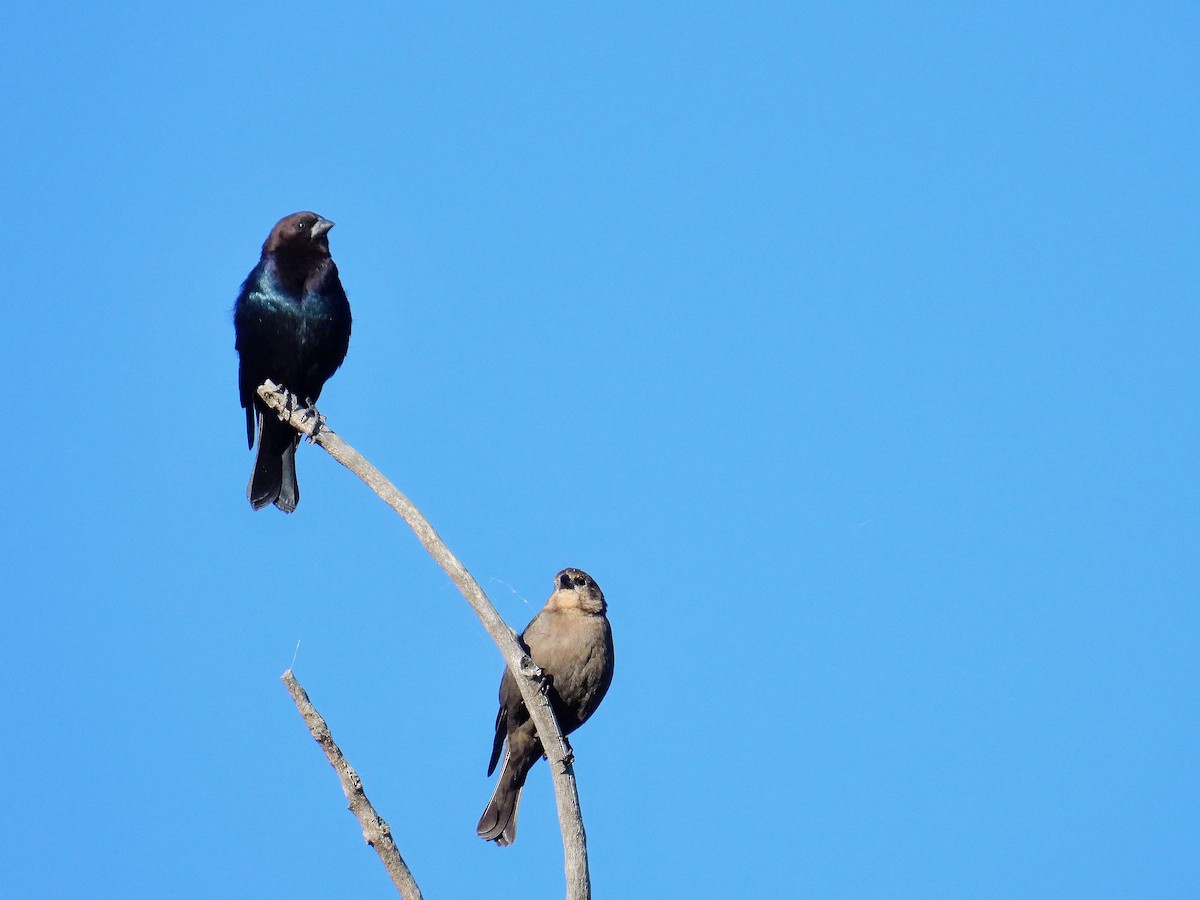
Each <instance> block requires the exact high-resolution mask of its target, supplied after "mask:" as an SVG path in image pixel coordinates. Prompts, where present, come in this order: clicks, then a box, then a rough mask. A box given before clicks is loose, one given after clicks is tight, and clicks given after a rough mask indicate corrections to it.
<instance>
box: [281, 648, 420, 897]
mask: <svg viewBox="0 0 1200 900" xmlns="http://www.w3.org/2000/svg"><path fill="white" fill-rule="evenodd" d="M280 678H281V679H282V680H283V683H284V684H286V685H287V689H288V693H290V694H291V695H292V700H293V701H295V703H296V709H298V710H300V715H302V716H303V717H304V724H306V725H307V726H308V730H309V733H311V734H312V736H313V739H314V740H316V742H317V743H318V744H320V745H321V749H322V750H324V751H325V756H326V757H327V758H328V759H329V764H330V765H331V766H333V769H334V771H335V772H337V775H338V780H339V781H341V783H342V792H343V793H344V794H345V795H346V799H347V800H348V801H350V812H352V813H354V815H355V816H356V817H357V818H358V821H359V823H360V824H361V825H362V830H363V840H365V841H366V842H367V843H368V844H370V845H371V846H372V847H374V848H375V852H376V853H378V854H379V858H380V859H381V860H383V866H384V868H385V869H387V871H388V875H390V876H391V877H392V884H394V885H396V890H398V891H399V892H400V896H401V897H403V898H404V900H422V897H421V889H420V888H419V887H417V882H416V880H415V879H414V878H413V876H412V872H410V871H409V870H408V866H406V865H405V864H404V859H403V858H402V857H401V856H400V851H399V850H397V849H396V842H395V841H394V840H392V829H391V828H390V827H388V823H387V822H385V821H384V820H383V817H382V816H380V815H379V813H377V812H375V807H373V806H372V805H371V801H370V800H368V799H367V795H366V792H365V791H364V790H363V786H362V779H360V778H359V777H358V773H357V772H355V771H354V769H353V767H351V765H350V763H348V762H346V757H345V756H343V755H342V751H341V750H340V749H339V748H338V745H337V744H335V743H334V742H333V735H332V734H330V733H329V726H328V725H326V724H325V720H324V719H322V718H321V714H320V713H318V712H317V711H316V709H315V708H314V707H313V705H312V701H311V700H309V699H308V694H307V693H306V692H305V690H304V688H302V687H301V686H300V682H298V681H297V680H296V676H295V675H293V674H292V670H291V669H288V670H287V671H286V672H284V673H283V675H281V676H280Z"/></svg>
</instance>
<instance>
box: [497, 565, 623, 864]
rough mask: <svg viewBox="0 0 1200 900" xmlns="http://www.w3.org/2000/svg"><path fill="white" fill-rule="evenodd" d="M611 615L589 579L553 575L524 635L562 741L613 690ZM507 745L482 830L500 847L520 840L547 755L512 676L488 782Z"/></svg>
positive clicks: (568, 572) (504, 689) (567, 572)
mask: <svg viewBox="0 0 1200 900" xmlns="http://www.w3.org/2000/svg"><path fill="white" fill-rule="evenodd" d="M607 609H608V607H607V605H606V604H605V602H604V594H603V592H602V591H601V590H600V588H599V587H598V586H597V585H596V582H594V581H593V580H592V577H591V576H590V575H588V574H587V572H582V571H580V570H579V569H563V570H562V571H561V572H559V573H558V575H556V576H555V579H554V593H553V594H551V595H550V599H549V600H547V601H546V605H545V606H544V607H542V611H541V612H539V613H538V614H537V615H536V616H534V617H533V621H532V622H530V623H529V625H528V626H527V627H526V628H525V631H524V633H523V634H522V635H521V643H522V645H523V646H524V648H525V650H526V652H527V653H528V654H529V656H530V658H531V659H532V660H533V662H534V664H535V665H537V666H538V667H539V668H541V669H542V670H543V672H544V673H545V674H546V676H547V678H548V680H549V684H550V689H549V692H548V693H549V697H550V704H551V706H552V708H553V709H554V714H555V716H557V717H558V724H559V727H560V728H561V729H562V733H563V735H564V736H565V735H568V734H570V733H571V732H572V731H574V730H575V729H576V728H578V727H579V726H580V725H582V724H583V723H584V722H586V721H587V720H588V717H589V716H591V714H592V713H594V712H595V711H596V707H598V706H599V705H600V701H601V700H603V699H604V694H605V692H607V691H608V686H609V684H611V683H612V675H613V660H614V657H613V642H612V629H611V628H610V627H609V624H608V617H607V616H606V615H605V612H606V610H607ZM506 739H507V741H508V747H507V749H506V750H505V753H504V765H502V766H501V767H500V779H499V781H498V782H497V783H496V790H495V792H494V793H493V794H492V799H491V801H489V803H488V805H487V809H485V810H484V811H483V815H482V816H481V817H480V819H479V825H478V827H477V828H476V831H478V833H479V836H480V837H481V838H483V839H484V840H485V841H495V842H496V843H497V844H499V845H500V846H501V847H505V846H507V845H509V844H511V843H512V842H513V841H514V840H516V837H517V804H518V803H519V802H520V800H521V788H523V787H524V786H525V777H526V776H527V775H528V774H529V770H530V769H531V768H532V767H533V764H534V763H536V762H537V761H538V759H539V758H540V757H541V756H542V755H543V750H542V742H541V740H540V739H539V738H538V736H537V733H536V732H535V730H534V727H533V720H532V719H530V718H529V710H527V709H526V708H525V701H524V700H522V699H521V692H520V690H519V689H518V688H517V682H516V679H515V678H514V677H513V674H512V672H510V671H508V670H507V669H505V671H504V677H503V679H501V681H500V712H499V713H498V714H497V715H496V737H495V740H494V741H493V743H492V758H491V761H490V762H489V763H488V774H489V775H491V774H492V772H494V771H495V770H496V762H497V761H498V760H499V759H500V751H501V748H503V747H504V743H505V740H506Z"/></svg>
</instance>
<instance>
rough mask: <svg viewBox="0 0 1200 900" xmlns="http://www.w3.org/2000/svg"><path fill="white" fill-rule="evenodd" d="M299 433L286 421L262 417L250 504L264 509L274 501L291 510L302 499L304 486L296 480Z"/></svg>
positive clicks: (250, 491) (250, 489) (251, 484)
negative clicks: (301, 488)
mask: <svg viewBox="0 0 1200 900" xmlns="http://www.w3.org/2000/svg"><path fill="white" fill-rule="evenodd" d="M299 439H300V438H299V435H297V434H296V432H295V431H293V430H292V429H291V428H289V427H288V426H287V425H285V424H284V423H282V422H279V421H274V420H273V419H272V418H271V417H267V416H263V415H262V414H261V413H260V414H259V416H258V453H257V454H256V455H255V457H254V471H253V472H252V473H251V474H250V484H249V485H247V487H246V496H247V497H248V498H249V500H250V505H251V506H253V507H254V508H255V509H262V508H263V507H264V506H268V505H270V504H272V503H274V504H275V505H276V506H278V507H279V508H280V509H281V510H283V511H284V512H285V513H290V512H292V511H293V510H295V508H296V504H297V503H299V502H300V485H299V483H298V482H297V481H296V445H297V444H298V443H299Z"/></svg>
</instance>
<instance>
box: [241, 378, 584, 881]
mask: <svg viewBox="0 0 1200 900" xmlns="http://www.w3.org/2000/svg"><path fill="white" fill-rule="evenodd" d="M258 395H259V396H260V397H262V399H263V401H264V402H265V403H266V404H267V405H268V406H269V407H271V409H273V410H275V411H276V412H277V413H278V414H279V418H280V419H282V420H283V421H285V422H287V423H288V424H289V425H291V426H292V427H293V428H295V429H296V430H297V431H299V432H300V433H302V434H306V435H308V437H309V438H310V439H311V440H312V441H313V443H315V444H317V445H318V446H320V447H321V448H322V449H323V450H325V451H326V452H327V453H328V454H329V455H330V456H332V457H333V458H334V459H336V460H337V461H338V462H340V463H341V464H342V465H343V466H345V467H346V468H347V469H349V470H350V471H351V472H353V473H354V474H355V475H357V476H358V477H359V478H360V479H362V481H363V483H365V484H366V485H367V487H369V488H370V489H371V490H373V491H374V492H375V493H376V494H378V495H379V498H380V499H381V500H383V502H384V503H386V504H387V505H388V506H390V507H391V508H392V509H394V510H395V511H396V512H397V513H399V514H400V517H401V518H402V519H404V521H405V522H407V523H408V526H409V527H410V528H411V529H412V530H413V532H414V533H416V535H417V539H418V540H420V542H421V544H422V545H423V546H424V547H425V549H426V550H427V551H428V552H429V555H430V556H432V557H433V558H434V560H435V561H436V562H437V564H438V565H439V566H441V567H442V568H443V569H444V570H445V571H446V574H447V575H449V576H450V580H451V581H453V582H454V584H455V586H456V587H457V588H458V589H459V591H460V592H461V593H462V595H463V596H464V597H465V598H466V599H467V602H468V603H470V604H471V608H472V609H473V610H475V615H477V616H478V617H479V621H480V622H482V623H483V627H484V628H485V629H486V630H487V633H488V634H489V635H490V636H491V638H492V640H493V641H495V643H496V646H497V647H499V648H500V653H501V655H503V657H504V662H505V663H506V664H507V665H508V668H509V669H510V670H511V671H512V673H513V675H514V676H515V678H516V680H517V686H518V687H519V688H520V689H521V696H522V697H523V698H524V700H525V705H526V706H527V707H528V708H529V715H530V718H532V719H533V724H534V727H535V728H537V733H538V736H539V737H540V738H541V740H542V748H543V749H544V750H545V751H546V759H547V760H548V761H549V764H550V765H549V768H550V773H551V775H552V776H553V778H554V795H555V799H556V802H557V805H558V821H559V825H560V827H561V829H562V838H563V862H564V869H565V871H566V879H567V900H590V898H591V896H592V887H591V879H590V877H589V874H588V859H587V835H586V834H585V833H584V830H583V814H582V813H581V812H580V808H579V792H578V790H577V789H576V786H575V770H574V768H573V766H572V757H571V751H570V748H569V747H568V746H567V742H566V740H564V739H563V735H562V730H561V729H560V728H559V725H558V719H557V718H556V717H555V715H554V710H553V708H552V707H551V706H550V699H549V697H548V696H547V694H546V690H545V685H544V683H543V681H542V679H541V676H542V672H541V670H540V669H539V668H538V667H537V666H535V665H534V664H533V661H532V660H531V659H530V658H529V657H528V656H527V655H526V654H525V651H524V650H523V649H522V648H521V645H520V643H519V642H518V640H517V635H516V633H515V632H514V631H513V630H512V629H511V628H509V627H508V626H507V625H506V624H504V620H503V619H502V618H500V614H499V613H498V612H496V608H495V607H494V606H492V602H491V601H490V600H489V599H488V597H487V594H485V593H484V592H483V588H481V587H480V586H479V583H478V582H477V581H476V580H475V579H474V578H473V577H472V576H471V573H470V572H468V571H467V569H466V566H464V565H463V564H462V563H461V562H459V560H458V558H457V557H456V556H455V555H454V554H453V553H451V552H450V548H449V547H447V546H446V544H445V543H444V542H443V541H442V539H441V538H440V537H438V534H437V532H436V531H434V530H433V526H432V525H430V524H429V520H427V519H426V518H425V516H424V515H422V514H421V511H420V510H419V509H417V507H416V506H415V505H413V503H412V501H411V500H409V499H408V498H407V497H406V496H404V494H403V493H401V491H400V490H399V488H397V487H396V486H395V485H394V484H392V482H391V481H389V480H388V479H387V478H386V477H384V475H383V473H382V472H380V471H379V470H378V469H376V468H375V467H374V466H373V465H371V464H370V463H369V462H368V461H367V460H366V459H365V458H364V457H363V456H362V455H361V454H360V453H359V452H358V451H357V450H355V449H354V448H353V447H351V446H350V445H349V444H347V443H346V442H345V441H343V440H342V439H341V438H340V437H338V436H337V434H335V433H334V432H333V431H330V430H329V428H328V427H327V426H326V425H325V422H324V419H322V418H321V417H320V416H319V415H318V414H317V413H316V411H315V410H312V409H306V408H304V407H303V406H300V405H299V404H298V403H297V402H296V398H295V397H293V396H292V395H291V394H288V393H287V391H285V390H284V389H283V388H281V387H279V386H278V385H276V384H275V383H274V382H271V381H267V382H266V383H264V384H263V385H261V386H260V387H259V388H258Z"/></svg>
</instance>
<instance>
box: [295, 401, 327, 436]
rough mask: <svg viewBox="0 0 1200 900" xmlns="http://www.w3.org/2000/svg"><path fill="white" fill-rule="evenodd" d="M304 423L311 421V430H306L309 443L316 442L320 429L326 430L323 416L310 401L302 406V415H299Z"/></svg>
mask: <svg viewBox="0 0 1200 900" xmlns="http://www.w3.org/2000/svg"><path fill="white" fill-rule="evenodd" d="M301 418H302V421H303V422H304V423H305V424H308V423H309V422H310V421H311V422H312V430H311V431H309V432H308V440H309V442H310V443H316V440H317V435H318V434H320V433H321V432H322V431H326V430H328V429H326V427H325V417H324V416H323V415H321V413H320V411H319V410H318V409H317V408H316V407H315V406H313V404H312V401H311V400H309V401H308V406H306V407H305V408H304V415H303V416H302V417H301Z"/></svg>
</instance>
